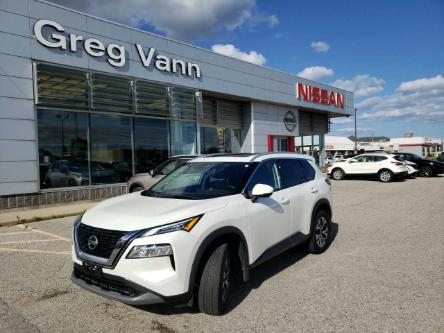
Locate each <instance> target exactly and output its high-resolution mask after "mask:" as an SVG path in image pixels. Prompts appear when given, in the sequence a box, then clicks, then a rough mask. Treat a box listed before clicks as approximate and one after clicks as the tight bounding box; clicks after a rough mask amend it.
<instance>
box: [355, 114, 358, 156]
mask: <svg viewBox="0 0 444 333" xmlns="http://www.w3.org/2000/svg"><path fill="white" fill-rule="evenodd" d="M357 111H358V109H357V108H355V154H357V153H358V133H357V127H356V112H357Z"/></svg>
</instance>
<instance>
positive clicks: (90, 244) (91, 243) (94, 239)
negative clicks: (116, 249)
mask: <svg viewBox="0 0 444 333" xmlns="http://www.w3.org/2000/svg"><path fill="white" fill-rule="evenodd" d="M97 245H99V240H98V239H97V236H96V235H92V236H90V237H89V238H88V248H89V249H90V250H91V251H92V250H95V249H96V247H97Z"/></svg>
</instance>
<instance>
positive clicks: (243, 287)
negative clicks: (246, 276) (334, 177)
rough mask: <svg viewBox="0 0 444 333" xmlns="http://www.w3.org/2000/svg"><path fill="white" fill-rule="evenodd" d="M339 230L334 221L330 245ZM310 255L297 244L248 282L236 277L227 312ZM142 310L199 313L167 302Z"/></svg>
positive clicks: (252, 275) (159, 312)
mask: <svg viewBox="0 0 444 333" xmlns="http://www.w3.org/2000/svg"><path fill="white" fill-rule="evenodd" d="M338 232H339V225H338V224H337V223H334V222H332V234H331V239H330V242H329V244H328V247H330V245H331V244H332V242H333V241H334V240H335V238H336V235H337V234H338ZM327 251H328V249H327ZM307 255H308V253H307V251H306V248H305V244H301V245H297V246H295V247H293V248H291V249H289V250H287V251H285V252H283V253H282V254H280V255H278V256H276V257H274V258H273V259H271V260H269V261H267V262H265V263H263V264H262V265H260V266H258V267H256V268H254V269H252V270H251V272H250V280H249V281H248V282H247V283H243V282H242V281H241V278H240V274H238V276H236V277H235V278H234V281H233V286H232V289H231V290H232V292H231V295H230V303H229V304H228V307H227V310H226V311H225V313H229V312H231V311H233V310H234V309H235V308H236V307H237V306H238V305H239V304H241V303H242V301H243V300H244V299H245V298H247V297H248V295H249V294H250V292H251V291H252V290H253V289H258V288H260V286H261V285H262V283H264V282H265V281H267V280H268V279H270V278H272V277H273V276H275V275H277V274H279V273H280V272H282V271H284V270H285V269H287V268H288V267H290V266H292V265H294V264H296V263H297V262H298V261H300V260H302V259H304V258H305V257H306V256H307ZM138 308H139V309H141V310H144V311H149V312H152V313H156V314H160V315H175V314H181V313H198V312H199V311H198V309H197V307H196V306H193V307H188V306H183V307H177V306H175V307H173V306H169V305H166V304H158V305H149V306H140V307H138Z"/></svg>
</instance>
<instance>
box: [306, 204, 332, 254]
mask: <svg viewBox="0 0 444 333" xmlns="http://www.w3.org/2000/svg"><path fill="white" fill-rule="evenodd" d="M330 239H331V218H330V215H329V214H328V213H326V212H324V211H323V210H321V211H319V212H317V213H316V216H315V218H314V220H313V222H312V231H311V236H310V239H309V240H308V248H307V250H308V252H309V253H312V254H321V253H323V252H325V250H327V248H328V245H329V244H330Z"/></svg>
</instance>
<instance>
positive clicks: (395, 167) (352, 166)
mask: <svg viewBox="0 0 444 333" xmlns="http://www.w3.org/2000/svg"><path fill="white" fill-rule="evenodd" d="M328 174H329V175H330V176H331V177H332V178H333V179H336V180H341V179H344V178H345V177H353V176H373V177H378V179H379V180H380V181H381V182H384V183H388V182H390V181H392V180H393V179H394V178H404V177H406V176H407V175H408V170H407V167H406V164H405V163H404V162H401V161H397V160H396V159H395V158H393V155H391V154H362V155H358V156H355V157H353V158H349V159H347V160H345V161H342V162H335V163H333V165H331V166H330V167H329V168H328Z"/></svg>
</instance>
